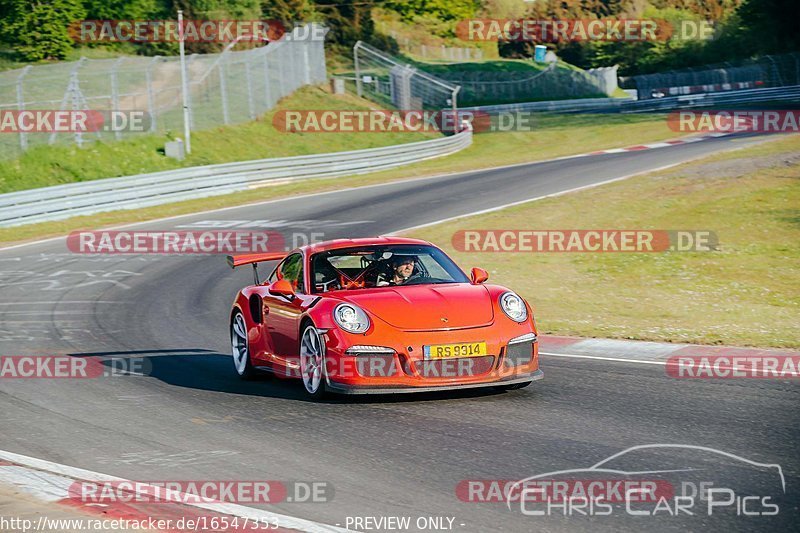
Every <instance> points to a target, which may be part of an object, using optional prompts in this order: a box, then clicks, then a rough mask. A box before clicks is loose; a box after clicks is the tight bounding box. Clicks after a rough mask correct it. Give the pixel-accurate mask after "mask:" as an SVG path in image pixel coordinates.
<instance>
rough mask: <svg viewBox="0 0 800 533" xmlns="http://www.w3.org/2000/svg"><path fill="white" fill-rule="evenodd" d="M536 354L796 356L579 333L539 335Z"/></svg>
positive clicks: (659, 360) (662, 360)
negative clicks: (571, 335)
mask: <svg viewBox="0 0 800 533" xmlns="http://www.w3.org/2000/svg"><path fill="white" fill-rule="evenodd" d="M539 354H541V355H544V356H550V357H565V358H574V359H598V360H601V361H618V362H623V363H640V364H650V365H667V364H669V360H670V359H671V358H673V357H675V356H687V357H709V358H714V357H729V358H735V357H768V356H778V357H781V356H786V357H797V356H798V355H800V354H799V353H798V352H796V351H791V350H778V349H761V348H741V347H735V346H705V345H701V344H678V343H669V342H647V341H626V340H616V339H585V338H580V337H560V336H555V335H540V336H539Z"/></svg>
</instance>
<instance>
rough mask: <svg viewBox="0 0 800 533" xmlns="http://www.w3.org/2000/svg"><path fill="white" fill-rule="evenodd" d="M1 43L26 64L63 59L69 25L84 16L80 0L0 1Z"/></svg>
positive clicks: (70, 44)
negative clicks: (7, 45)
mask: <svg viewBox="0 0 800 533" xmlns="http://www.w3.org/2000/svg"><path fill="white" fill-rule="evenodd" d="M0 8H2V10H0V12H2V13H3V15H0V17H2V19H0V30H1V31H2V34H3V40H4V41H6V42H7V43H9V44H10V45H11V46H12V48H13V49H14V50H15V51H16V52H17V53H19V54H20V56H21V57H22V58H23V59H24V60H26V61H39V60H42V59H64V58H65V57H66V56H67V53H68V52H69V51H70V49H71V48H72V46H73V44H74V42H73V40H72V39H71V38H70V35H69V30H68V28H69V25H70V24H71V23H72V22H74V21H76V20H80V19H83V18H84V17H85V14H86V11H85V10H84V8H83V5H82V4H81V2H80V0H33V1H30V0H0Z"/></svg>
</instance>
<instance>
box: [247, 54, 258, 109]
mask: <svg viewBox="0 0 800 533" xmlns="http://www.w3.org/2000/svg"><path fill="white" fill-rule="evenodd" d="M250 55H251V53H248V55H247V57H245V58H244V76H245V79H246V80H247V111H248V112H249V114H250V120H255V118H256V108H255V102H253V76H252V75H251V74H250Z"/></svg>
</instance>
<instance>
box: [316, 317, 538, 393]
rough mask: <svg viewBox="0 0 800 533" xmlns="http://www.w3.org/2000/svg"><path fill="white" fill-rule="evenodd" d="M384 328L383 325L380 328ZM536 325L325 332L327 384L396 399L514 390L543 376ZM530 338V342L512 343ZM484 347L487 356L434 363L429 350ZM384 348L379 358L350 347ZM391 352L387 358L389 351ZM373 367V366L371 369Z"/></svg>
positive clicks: (441, 360) (335, 387) (336, 388)
mask: <svg viewBox="0 0 800 533" xmlns="http://www.w3.org/2000/svg"><path fill="white" fill-rule="evenodd" d="M378 325H380V324H378ZM535 335H536V330H535V327H534V325H533V323H532V322H530V323H523V324H516V323H510V321H509V324H506V323H501V324H499V325H498V324H495V325H491V326H487V327H479V328H469V329H453V330H438V331H420V332H408V331H405V332H402V331H397V330H393V329H389V328H386V327H383V328H380V329H379V328H378V327H376V328H375V330H373V331H370V332H369V333H368V334H361V335H350V334H346V333H343V332H342V331H340V330H337V329H331V330H328V331H326V334H325V336H324V339H325V345H326V356H325V357H326V374H325V379H326V384H327V388H328V389H329V390H331V391H333V392H340V393H342V394H394V393H402V392H427V391H437V390H455V389H468V388H478V387H492V386H503V385H513V384H517V383H524V382H528V381H534V380H538V379H541V378H542V377H543V374H542V372H541V371H540V370H539V358H538V344H539V343H538V342H536V337H535ZM526 336H530V337H532V339H526V342H521V341H516V343H515V344H513V348H512V344H510V342H512V341H514V340H515V339H519V338H520V337H526ZM470 342H485V343H486V347H487V355H485V356H475V357H467V358H448V359H438V360H430V359H428V358H427V357H425V355H424V347H425V346H426V345H435V344H449V343H470ZM357 346H358V347H360V348H367V347H370V346H371V347H372V348H373V349H378V348H381V347H383V348H386V350H384V352H383V353H381V354H369V353H366V352H367V350H364V352H358V353H359V354H358V355H352V354H349V353H348V350H349V349H350V348H351V347H352V348H355V347H357ZM386 351H388V352H389V354H386V353H385V352H386ZM373 364H374V365H375V366H374V367H373Z"/></svg>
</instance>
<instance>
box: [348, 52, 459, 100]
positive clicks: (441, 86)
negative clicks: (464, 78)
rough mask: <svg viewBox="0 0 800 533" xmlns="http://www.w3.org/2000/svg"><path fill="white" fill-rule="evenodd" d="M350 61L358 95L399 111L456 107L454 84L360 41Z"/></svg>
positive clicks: (456, 90) (457, 89)
mask: <svg viewBox="0 0 800 533" xmlns="http://www.w3.org/2000/svg"><path fill="white" fill-rule="evenodd" d="M353 58H354V60H355V68H356V72H355V82H356V92H357V94H358V96H364V97H367V98H370V99H371V100H373V101H375V102H378V103H379V104H382V105H384V106H387V107H396V108H397V109H402V110H422V109H435V110H440V109H447V108H451V109H453V110H454V111H455V110H456V108H457V105H458V91H459V87H458V86H457V85H454V84H452V83H449V82H447V81H445V80H442V79H440V78H437V77H436V76H433V75H431V74H428V73H426V72H423V71H421V70H419V69H417V68H414V67H412V66H410V65H407V64H405V63H401V62H399V61H398V60H396V59H395V58H393V57H391V56H389V55H387V54H385V53H384V52H381V51H380V50H378V49H376V48H373V47H371V46H369V45H368V44H365V43H363V42H361V41H359V42H357V43H356V45H355V47H354V48H353Z"/></svg>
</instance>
